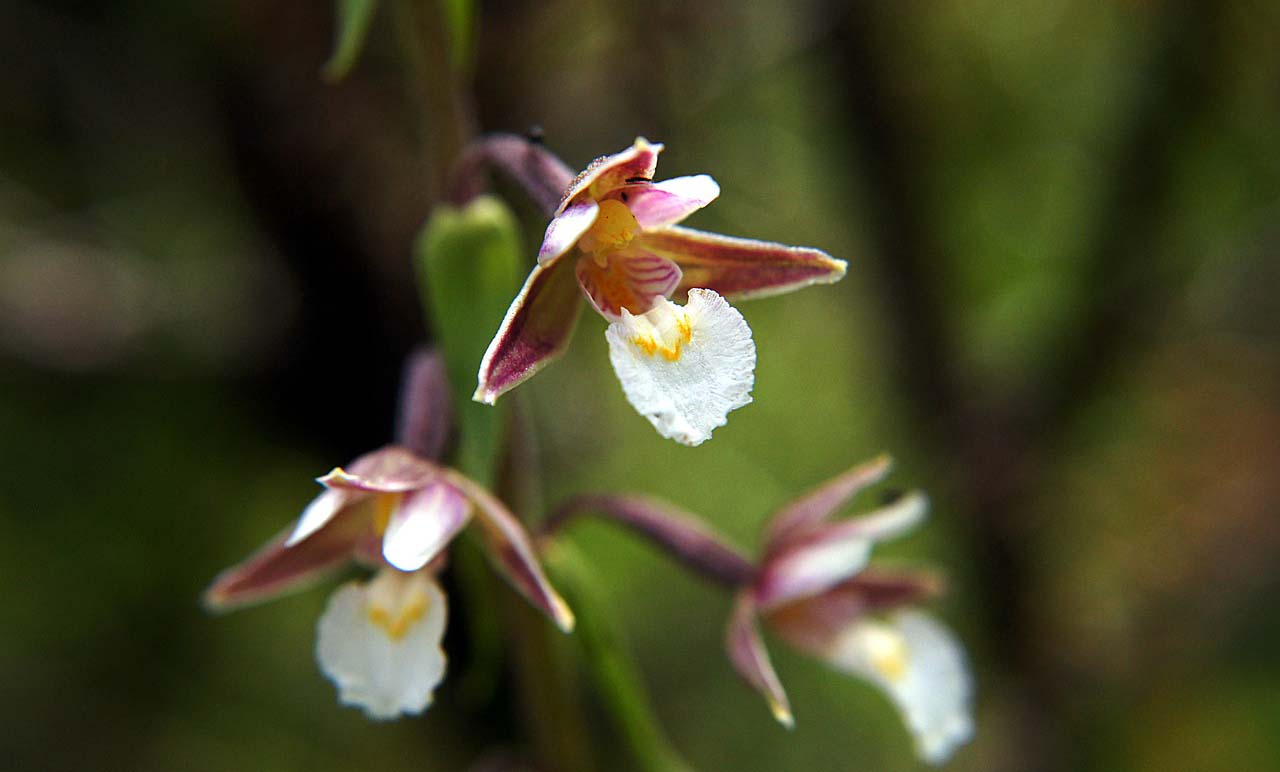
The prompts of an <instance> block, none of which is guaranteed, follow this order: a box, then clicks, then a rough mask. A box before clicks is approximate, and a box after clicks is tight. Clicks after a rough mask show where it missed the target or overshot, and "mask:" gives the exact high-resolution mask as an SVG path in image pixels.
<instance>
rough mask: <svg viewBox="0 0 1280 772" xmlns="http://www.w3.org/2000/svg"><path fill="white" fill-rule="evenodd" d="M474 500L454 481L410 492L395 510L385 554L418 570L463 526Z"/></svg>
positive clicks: (396, 563)
mask: <svg viewBox="0 0 1280 772" xmlns="http://www.w3.org/2000/svg"><path fill="white" fill-rule="evenodd" d="M470 517H471V504H470V502H468V501H467V499H466V497H465V496H463V495H462V494H461V493H460V492H459V491H458V490H457V489H456V488H454V487H453V486H452V485H450V484H448V483H446V482H443V481H436V482H431V483H428V484H427V485H426V487H424V488H421V489H419V490H416V491H414V492H412V493H409V494H406V495H405V497H404V501H402V502H401V503H400V506H399V507H397V508H396V510H395V511H394V512H392V513H391V519H390V520H389V521H388V522H387V531H386V534H384V536H383V538H382V556H383V557H384V558H386V560H387V562H388V563H390V564H391V565H393V566H395V567H396V568H398V569H400V570H401V571H417V570H418V569H419V568H422V567H423V566H425V565H426V564H427V563H429V562H430V561H431V559H432V558H434V557H435V556H436V555H438V554H439V553H440V551H441V550H442V549H444V548H445V546H446V545H448V543H449V542H450V541H451V540H452V539H453V537H454V536H456V535H457V534H458V531H460V530H462V528H463V526H465V525H466V524H467V520H469V519H470Z"/></svg>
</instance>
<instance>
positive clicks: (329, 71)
mask: <svg viewBox="0 0 1280 772" xmlns="http://www.w3.org/2000/svg"><path fill="white" fill-rule="evenodd" d="M336 5H337V8H336V9H335V13H336V15H337V17H338V21H337V23H336V24H335V25H334V27H333V54H332V55H331V56H330V57H329V61H328V62H325V65H324V77H325V79H326V80H328V81H330V82H331V83H336V82H337V81H340V80H342V79H343V78H345V77H346V76H347V73H349V72H351V68H352V67H355V65H356V61H357V60H359V58H360V52H362V51H364V43H365V40H366V39H367V38H368V37H369V27H370V25H371V24H372V23H373V15H374V13H375V12H376V11H377V10H378V0H336Z"/></svg>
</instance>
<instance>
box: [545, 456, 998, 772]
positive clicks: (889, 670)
mask: <svg viewBox="0 0 1280 772" xmlns="http://www.w3.org/2000/svg"><path fill="white" fill-rule="evenodd" d="M889 467H890V462H889V459H888V458H887V457H881V458H878V459H876V460H874V461H872V462H870V463H868V464H864V465H861V466H858V467H855V468H854V469H852V470H850V471H849V472H847V473H845V474H843V475H841V476H839V477H837V478H835V479H833V480H831V481H829V482H827V483H825V484H824V485H822V486H820V487H819V488H817V489H816V490H814V491H813V492H811V493H809V494H807V495H806V496H803V497H801V498H800V499H798V500H796V501H794V502H792V503H790V504H788V505H785V506H784V507H783V508H782V509H781V510H779V511H778V513H777V514H776V515H775V516H774V517H773V519H772V520H771V522H770V525H769V528H768V532H767V536H766V542H765V549H764V555H763V557H762V558H761V560H760V561H759V563H758V564H754V563H753V562H752V561H750V560H749V559H747V558H746V557H745V556H743V555H742V554H741V553H740V552H739V551H738V550H736V549H735V548H733V547H731V546H729V545H727V544H726V543H725V542H724V541H723V540H722V539H720V538H719V537H718V536H716V535H715V534H714V533H713V532H712V531H710V530H709V529H708V528H707V527H706V526H705V525H702V524H701V523H700V522H699V521H698V519H697V518H696V517H694V516H693V515H691V514H689V513H687V512H683V511H681V510H679V509H678V508H675V507H673V506H671V505H669V504H665V503H663V502H660V501H656V500H653V499H647V498H638V497H630V496H583V497H579V498H576V499H573V500H571V501H570V502H568V503H567V504H565V505H564V506H563V507H561V508H560V509H559V510H558V511H557V513H556V514H555V515H554V516H553V517H552V518H551V519H550V520H549V521H548V523H547V526H546V527H547V529H548V531H555V530H557V529H559V528H561V527H563V526H564V524H565V523H566V522H567V521H568V520H569V519H571V518H572V517H574V516H576V515H578V514H582V513H587V512H594V513H598V514H602V515H604V516H606V517H609V518H611V519H613V520H616V521H618V522H619V523H621V524H623V525H625V526H627V527H629V528H632V529H633V530H635V531H638V532H639V533H641V534H642V535H644V536H646V537H648V538H649V539H651V540H652V541H654V542H656V543H657V544H659V545H660V546H661V547H663V548H664V549H666V550H667V551H668V552H670V553H671V554H672V555H673V556H674V557H675V558H677V559H678V560H680V561H681V562H683V563H684V564H685V565H687V566H689V567H691V568H693V569H695V570H697V571H698V572H699V573H701V574H703V575H704V576H707V577H709V578H711V579H714V580H716V581H718V582H720V583H722V584H725V585H728V586H729V587H731V588H733V589H734V590H735V591H736V601H735V604H734V608H733V612H732V614H731V616H730V620H729V624H728V628H727V631H726V636H725V647H726V650H727V652H728V655H729V659H730V661H731V662H732V663H733V666H734V668H735V669H736V670H737V671H738V672H739V674H740V675H741V676H742V677H743V678H744V679H745V680H746V681H747V683H749V684H750V685H751V686H752V687H754V688H755V689H756V690H757V691H759V692H760V693H761V694H763V695H764V697H765V699H766V700H767V701H768V703H769V706H770V708H771V710H772V712H773V715H774V717H775V718H776V719H777V720H778V721H779V722H780V723H782V724H783V725H784V726H787V727H790V726H792V725H793V723H794V718H793V715H792V712H791V707H790V704H789V702H788V700H787V695H786V692H785V691H784V690H783V687H782V683H781V681H780V680H779V678H778V675H777V673H776V672H775V671H774V669H773V665H772V663H771V662H770V659H769V653H768V650H767V649H766V648H765V645H764V639H763V637H762V635H761V629H760V628H761V625H760V623H761V622H763V623H764V625H765V626H767V627H768V628H770V629H771V630H772V631H773V632H775V633H776V634H777V635H778V636H779V637H781V638H782V639H783V640H785V641H787V642H788V643H790V644H791V645H792V646H794V647H795V648H797V649H799V650H801V651H804V652H806V653H809V654H811V655H813V656H815V657H817V658H819V659H822V660H824V661H825V662H827V663H828V664H829V665H831V666H832V667H834V668H836V669H837V670H840V671H842V672H846V673H849V674H850V675H854V676H857V677H859V678H861V679H863V680H866V681H868V682H870V683H871V684H873V685H874V686H876V687H877V688H878V689H880V690H881V691H882V692H884V693H885V695H886V696H887V697H888V698H889V700H890V701H891V702H892V703H893V704H894V705H895V707H896V708H897V709H898V711H899V713H900V714H901V715H902V717H903V721H904V722H905V723H906V725H907V728H908V729H909V730H910V732H911V734H912V735H913V737H914V738H915V744H916V751H917V754H918V755H919V756H920V757H921V758H922V759H924V760H925V761H928V762H930V763H941V762H942V761H945V760H946V759H947V758H948V757H949V756H950V755H951V753H952V752H953V751H954V750H955V749H956V748H957V747H959V746H960V745H962V744H964V743H965V742H966V741H967V740H968V739H969V738H970V737H971V735H972V733H973V719H972V705H971V703H972V699H973V683H972V678H971V676H970V674H969V669H968V665H967V664H966V662H965V656H964V652H963V649H962V647H961V645H960V643H959V642H958V641H957V640H956V638H955V636H954V635H953V634H952V633H951V632H950V631H949V630H948V629H947V628H946V627H945V626H943V625H942V624H941V623H940V622H938V621H936V620H935V619H933V618H932V617H930V616H929V615H927V614H925V613H924V612H921V611H919V610H916V609H915V608H914V606H916V605H917V604H919V603H920V602H922V601H924V600H927V599H929V598H931V597H933V596H935V595H937V594H938V593H939V591H940V582H939V581H938V580H937V579H936V578H935V577H934V576H933V575H931V574H928V573H923V572H918V571H906V570H897V571H890V570H886V569H882V568H875V567H871V568H868V563H869V560H870V556H871V551H872V548H873V546H874V545H875V544H876V543H878V542H880V541H884V540H887V539H891V538H893V537H895V536H898V535H901V534H903V533H906V532H907V531H909V530H910V529H912V528H913V527H915V526H916V525H918V524H919V523H920V522H921V521H922V520H923V518H924V515H925V512H926V510H927V507H928V504H927V500H926V499H925V497H924V495H923V494H921V493H908V494H906V495H903V496H899V497H897V498H895V499H894V500H893V501H891V502H889V503H887V504H885V505H884V506H883V507H881V508H879V509H877V510H875V511H873V512H871V513H869V514H866V515H863V516H861V517H857V518H852V519H848V520H843V521H839V522H831V520H830V517H831V515H832V514H833V513H834V512H835V511H836V510H837V509H839V508H840V507H841V506H843V505H844V504H845V503H846V502H847V501H848V500H849V499H851V498H852V497H853V496H854V495H855V494H856V493H857V492H858V491H860V490H862V489H864V488H866V487H867V486H869V485H871V484H873V483H875V482H878V481H879V480H881V479H883V478H884V476H885V475H886V474H887V473H888V471H889Z"/></svg>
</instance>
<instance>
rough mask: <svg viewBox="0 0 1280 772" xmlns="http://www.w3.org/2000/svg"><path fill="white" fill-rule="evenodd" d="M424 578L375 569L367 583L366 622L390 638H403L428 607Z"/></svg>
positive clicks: (414, 574)
mask: <svg viewBox="0 0 1280 772" xmlns="http://www.w3.org/2000/svg"><path fill="white" fill-rule="evenodd" d="M426 581H427V580H426V578H425V577H424V576H423V575H422V574H420V573H413V574H405V573H402V572H400V571H395V570H393V569H385V568H384V569H383V570H382V571H379V572H378V575H377V576H375V577H374V578H373V581H371V582H370V583H369V595H368V598H369V600H368V612H367V613H368V615H369V621H370V622H371V623H372V624H373V625H374V626H375V627H377V628H379V629H381V630H382V631H383V632H384V633H386V635H387V637H388V638H390V639H391V640H393V641H398V640H400V639H401V638H403V637H404V636H405V635H406V634H407V633H408V632H409V630H410V629H411V628H412V627H413V626H414V624H416V623H417V622H418V621H420V620H421V619H422V618H423V617H425V616H426V615H427V610H428V609H429V608H430V606H431V599H430V597H428V595H427V585H426Z"/></svg>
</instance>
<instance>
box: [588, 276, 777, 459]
mask: <svg viewBox="0 0 1280 772" xmlns="http://www.w3.org/2000/svg"><path fill="white" fill-rule="evenodd" d="M605 337H606V338H607V339H608V341H609V359H610V360H611V361H612V362H613V369H614V371H615V372H616V373H617V374H618V380H620V381H622V390H623V392H625V393H626V395H627V400H628V401H629V402H630V403H631V405H632V406H633V407H634V408H635V409H636V410H638V411H639V412H640V414H641V415H643V416H644V417H645V418H647V419H649V423H651V424H653V427H654V428H655V429H657V430H658V434H661V435H662V436H663V437H667V438H670V439H673V440H675V441H676V442H679V443H681V444H684V445H700V444H701V443H703V442H704V441H706V440H707V439H708V438H709V437H710V436H711V432H712V430H714V429H715V428H716V427H717V426H723V425H724V423H725V420H726V418H727V417H728V415H729V412H730V411H732V410H735V409H737V408H740V407H742V406H743V405H746V404H748V403H749V402H751V387H752V386H753V385H754V383H755V367H756V346H755V343H754V342H753V341H752V340H751V328H750V327H748V326H747V322H746V320H744V319H743V318H742V314H740V313H738V311H737V309H735V308H733V307H732V306H730V305H729V304H728V302H726V301H725V299H724V298H722V297H720V296H719V295H718V294H716V293H715V292H713V291H711V290H708V289H691V290H689V302H688V304H687V305H685V306H684V307H683V308H681V307H680V306H678V305H676V304H675V303H672V302H671V301H669V300H666V299H657V301H656V304H655V305H654V307H653V309H652V310H650V311H649V312H648V313H645V314H641V315H638V316H637V315H633V314H631V313H629V312H627V311H626V310H625V309H623V310H622V319H621V320H619V321H617V322H614V323H613V324H610V325H609V329H608V331H606V333H605Z"/></svg>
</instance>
